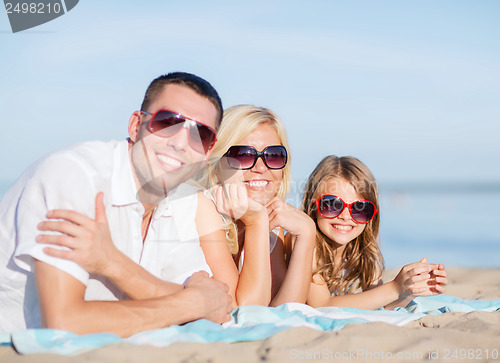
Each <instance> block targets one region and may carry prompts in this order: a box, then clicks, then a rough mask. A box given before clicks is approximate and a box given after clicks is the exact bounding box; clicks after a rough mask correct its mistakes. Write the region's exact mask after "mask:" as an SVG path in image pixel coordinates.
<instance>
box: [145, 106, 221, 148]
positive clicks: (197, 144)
mask: <svg viewBox="0 0 500 363" xmlns="http://www.w3.org/2000/svg"><path fill="white" fill-rule="evenodd" d="M184 122H186V119H185V118H184V117H183V116H180V115H178V114H175V113H173V112H170V111H166V110H161V111H158V112H157V113H156V114H155V115H154V117H153V119H152V120H151V123H150V127H149V128H150V130H149V131H151V132H152V133H155V134H157V135H158V136H160V137H170V136H173V135H175V134H176V133H177V132H179V130H180V129H181V127H182V126H183V125H184ZM214 142H215V132H214V130H212V129H211V128H210V127H208V126H205V125H203V124H201V123H199V122H196V121H194V120H190V125H189V145H190V146H191V147H192V148H193V149H194V150H196V151H198V152H200V153H206V152H207V151H208V150H210V148H211V147H212V145H213V144H214Z"/></svg>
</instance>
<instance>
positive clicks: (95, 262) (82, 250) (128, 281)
mask: <svg viewBox="0 0 500 363" xmlns="http://www.w3.org/2000/svg"><path fill="white" fill-rule="evenodd" d="M103 197H104V196H103V193H97V195H96V197H95V209H96V210H95V216H96V217H95V219H93V218H90V217H87V216H84V215H83V214H81V213H77V212H75V211H71V210H63V209H58V210H53V211H49V212H48V213H47V218H49V220H48V221H44V222H42V223H40V224H39V226H38V229H39V230H41V231H42V233H44V232H45V231H51V232H59V233H58V234H57V235H54V234H41V235H39V236H37V238H36V240H37V242H39V243H49V244H53V245H57V246H64V247H67V249H56V248H51V247H46V248H45V249H44V252H45V253H46V254H47V255H49V256H52V257H58V258H63V259H67V260H70V261H73V262H76V263H77V264H79V265H80V266H81V267H82V268H84V269H85V270H86V271H87V272H89V273H93V274H97V275H101V276H105V277H107V278H108V279H110V280H111V281H112V282H113V283H114V284H115V285H116V286H117V287H118V288H119V289H121V290H122V291H123V292H124V293H125V294H126V295H127V296H128V297H129V298H131V299H151V298H156V297H160V296H165V295H169V294H173V293H176V292H179V291H181V290H182V289H183V286H182V285H179V284H174V283H171V282H168V281H163V280H161V279H159V278H157V277H156V276H154V275H152V274H151V273H149V272H148V271H146V270H145V269H144V268H143V267H141V266H140V265H138V264H137V263H135V262H134V261H132V260H131V259H130V258H129V257H127V256H126V255H125V254H123V253H122V252H121V251H120V250H118V249H117V248H116V247H115V245H114V243H113V241H112V240H111V234H110V231H109V225H108V220H107V218H106V213H105V208H104V203H103Z"/></svg>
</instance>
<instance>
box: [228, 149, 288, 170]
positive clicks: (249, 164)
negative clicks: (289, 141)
mask: <svg viewBox="0 0 500 363" xmlns="http://www.w3.org/2000/svg"><path fill="white" fill-rule="evenodd" d="M225 156H226V157H227V162H228V164H229V166H230V167H231V168H233V169H240V170H247V169H252V168H253V167H254V166H255V163H256V162H257V159H258V158H262V160H263V161H264V164H265V165H266V166H267V167H268V168H269V169H283V168H284V167H285V165H286V161H287V158H288V155H287V152H286V148H285V147H284V146H283V145H274V146H268V147H266V148H265V149H264V150H262V151H257V150H255V148H254V147H253V146H247V145H235V146H231V147H230V148H229V150H228V151H227V152H226V154H225Z"/></svg>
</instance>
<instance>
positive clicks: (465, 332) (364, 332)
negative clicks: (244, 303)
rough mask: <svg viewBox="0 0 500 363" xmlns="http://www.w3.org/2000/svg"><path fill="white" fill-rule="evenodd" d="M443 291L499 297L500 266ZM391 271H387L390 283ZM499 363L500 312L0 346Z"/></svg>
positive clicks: (96, 355)
mask: <svg viewBox="0 0 500 363" xmlns="http://www.w3.org/2000/svg"><path fill="white" fill-rule="evenodd" d="M447 271H448V276H449V280H450V282H449V286H448V288H447V294H448V295H453V296H456V297H460V298H464V299H483V300H492V299H500V269H466V268H453V267H450V268H448V269H447ZM396 273H397V271H396V270H389V271H387V272H386V274H385V276H386V277H385V280H386V281H388V280H389V279H390V278H391V277H393V276H395V274H396ZM320 360H324V361H338V362H352V361H358V362H372V361H374V362H379V361H385V362H391V361H392V362H403V361H406V362H419V361H426V362H429V361H434V362H465V361H472V360H473V361H481V362H500V311H497V312H491V313H490V312H481V311H475V312H472V313H455V312H454V313H446V314H441V315H436V316H426V317H424V318H422V319H420V320H417V321H414V322H411V323H409V324H407V325H405V326H403V327H396V326H393V325H389V324H385V323H362V324H350V325H348V326H346V327H345V328H343V329H342V330H340V331H338V332H323V331H317V330H313V329H309V328H294V329H289V330H285V331H283V332H280V333H278V334H276V335H274V336H272V337H270V338H268V339H265V340H260V341H254V342H243V343H233V344H226V343H215V344H199V343H178V344H174V345H171V346H169V347H166V348H156V347H150V346H134V345H129V344H115V345H111V346H107V347H104V348H99V349H96V350H93V351H90V352H87V353H82V354H80V355H77V356H73V357H67V356H60V355H55V354H32V355H24V356H23V355H19V354H17V353H16V352H15V350H14V349H12V348H10V347H0V362H33V363H34V362H37V363H38V362H51V363H52V362H53V363H57V362H68V361H71V362H136V361H137V362H139V361H140V362H214V363H215V362H257V361H267V362H288V361H320Z"/></svg>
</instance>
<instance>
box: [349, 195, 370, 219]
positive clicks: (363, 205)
mask: <svg viewBox="0 0 500 363" xmlns="http://www.w3.org/2000/svg"><path fill="white" fill-rule="evenodd" d="M374 214H375V205H374V204H373V203H371V202H368V201H366V200H360V201H357V202H355V203H353V205H351V216H352V218H353V219H354V220H355V221H356V222H358V223H367V222H368V221H369V220H370V219H372V218H373V216H374Z"/></svg>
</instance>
